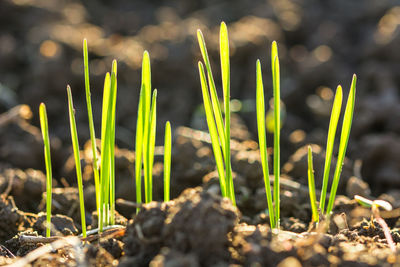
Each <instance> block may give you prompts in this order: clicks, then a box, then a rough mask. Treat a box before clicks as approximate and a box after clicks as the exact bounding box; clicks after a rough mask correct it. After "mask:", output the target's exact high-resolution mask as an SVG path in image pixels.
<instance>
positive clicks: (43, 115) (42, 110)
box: [39, 103, 53, 237]
mask: <svg viewBox="0 0 400 267" xmlns="http://www.w3.org/2000/svg"><path fill="white" fill-rule="evenodd" d="M39 117H40V128H41V129H42V137H43V143H44V159H45V163H46V237H50V227H51V192H52V179H53V175H52V172H51V156H50V138H49V125H48V121H47V112H46V105H45V104H44V103H41V104H40V106H39Z"/></svg>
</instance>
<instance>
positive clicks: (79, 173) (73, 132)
mask: <svg viewBox="0 0 400 267" xmlns="http://www.w3.org/2000/svg"><path fill="white" fill-rule="evenodd" d="M67 95H68V111H69V123H70V128H71V139H72V147H73V150H74V158H75V169H76V177H77V179H78V191H79V205H80V210H81V224H82V236H83V237H86V218H85V203H84V197H83V183H82V169H81V157H80V155H79V142H78V133H77V130H76V122H75V111H74V104H73V101H72V94H71V88H70V87H69V85H68V86H67Z"/></svg>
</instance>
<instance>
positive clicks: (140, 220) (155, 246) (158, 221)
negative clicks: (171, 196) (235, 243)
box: [123, 188, 239, 266]
mask: <svg viewBox="0 0 400 267" xmlns="http://www.w3.org/2000/svg"><path fill="white" fill-rule="evenodd" d="M145 218H148V219H147V220H146V219H145ZM238 219H239V213H238V210H237V209H236V208H234V207H233V206H232V205H231V204H230V202H229V201H228V200H227V199H222V198H220V197H219V196H216V195H214V194H211V193H208V192H204V191H202V190H201V188H196V189H187V190H185V191H184V192H183V193H182V194H181V196H180V197H179V198H177V199H175V200H173V201H170V202H168V203H163V204H158V203H154V202H153V203H150V204H147V205H144V207H143V210H142V211H141V212H140V213H139V214H138V215H137V217H135V218H134V219H133V222H132V223H131V224H130V225H129V226H128V230H127V233H126V237H125V239H124V242H125V255H126V256H127V257H129V258H127V259H125V260H124V261H123V262H124V264H126V266H128V265H129V264H144V265H147V264H149V262H150V261H151V260H152V259H153V258H154V257H155V256H156V255H157V254H159V253H160V249H161V248H162V247H168V248H170V249H172V250H173V251H176V252H180V253H183V254H185V255H187V254H191V255H193V256H195V257H196V259H197V261H198V262H199V264H200V265H204V266H207V265H213V264H218V263H220V262H225V261H229V258H230V254H229V251H228V249H227V248H228V245H229V239H228V234H229V233H230V232H231V231H232V230H233V227H234V225H235V224H236V223H237V222H238ZM204 233H207V234H206V235H205V234H204ZM164 253H165V252H164ZM178 254H179V253H178Z"/></svg>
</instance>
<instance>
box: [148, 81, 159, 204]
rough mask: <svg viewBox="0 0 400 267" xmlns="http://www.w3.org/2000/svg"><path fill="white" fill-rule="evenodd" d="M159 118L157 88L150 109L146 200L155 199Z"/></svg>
mask: <svg viewBox="0 0 400 267" xmlns="http://www.w3.org/2000/svg"><path fill="white" fill-rule="evenodd" d="M156 120H157V89H154V91H153V96H152V99H151V109H150V122H149V124H150V133H149V146H148V153H147V155H148V158H147V160H148V164H149V165H148V166H149V168H148V174H147V175H148V187H147V188H146V190H147V191H146V197H147V198H146V202H147V203H148V202H151V201H153V162H154V148H155V142H156V122H157V121H156Z"/></svg>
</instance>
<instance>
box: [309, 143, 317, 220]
mask: <svg viewBox="0 0 400 267" xmlns="http://www.w3.org/2000/svg"><path fill="white" fill-rule="evenodd" d="M308 192H309V194H310V202H311V211H312V220H313V222H317V223H318V222H319V215H318V209H317V197H316V194H315V181H314V167H313V158H312V148H311V146H308Z"/></svg>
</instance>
